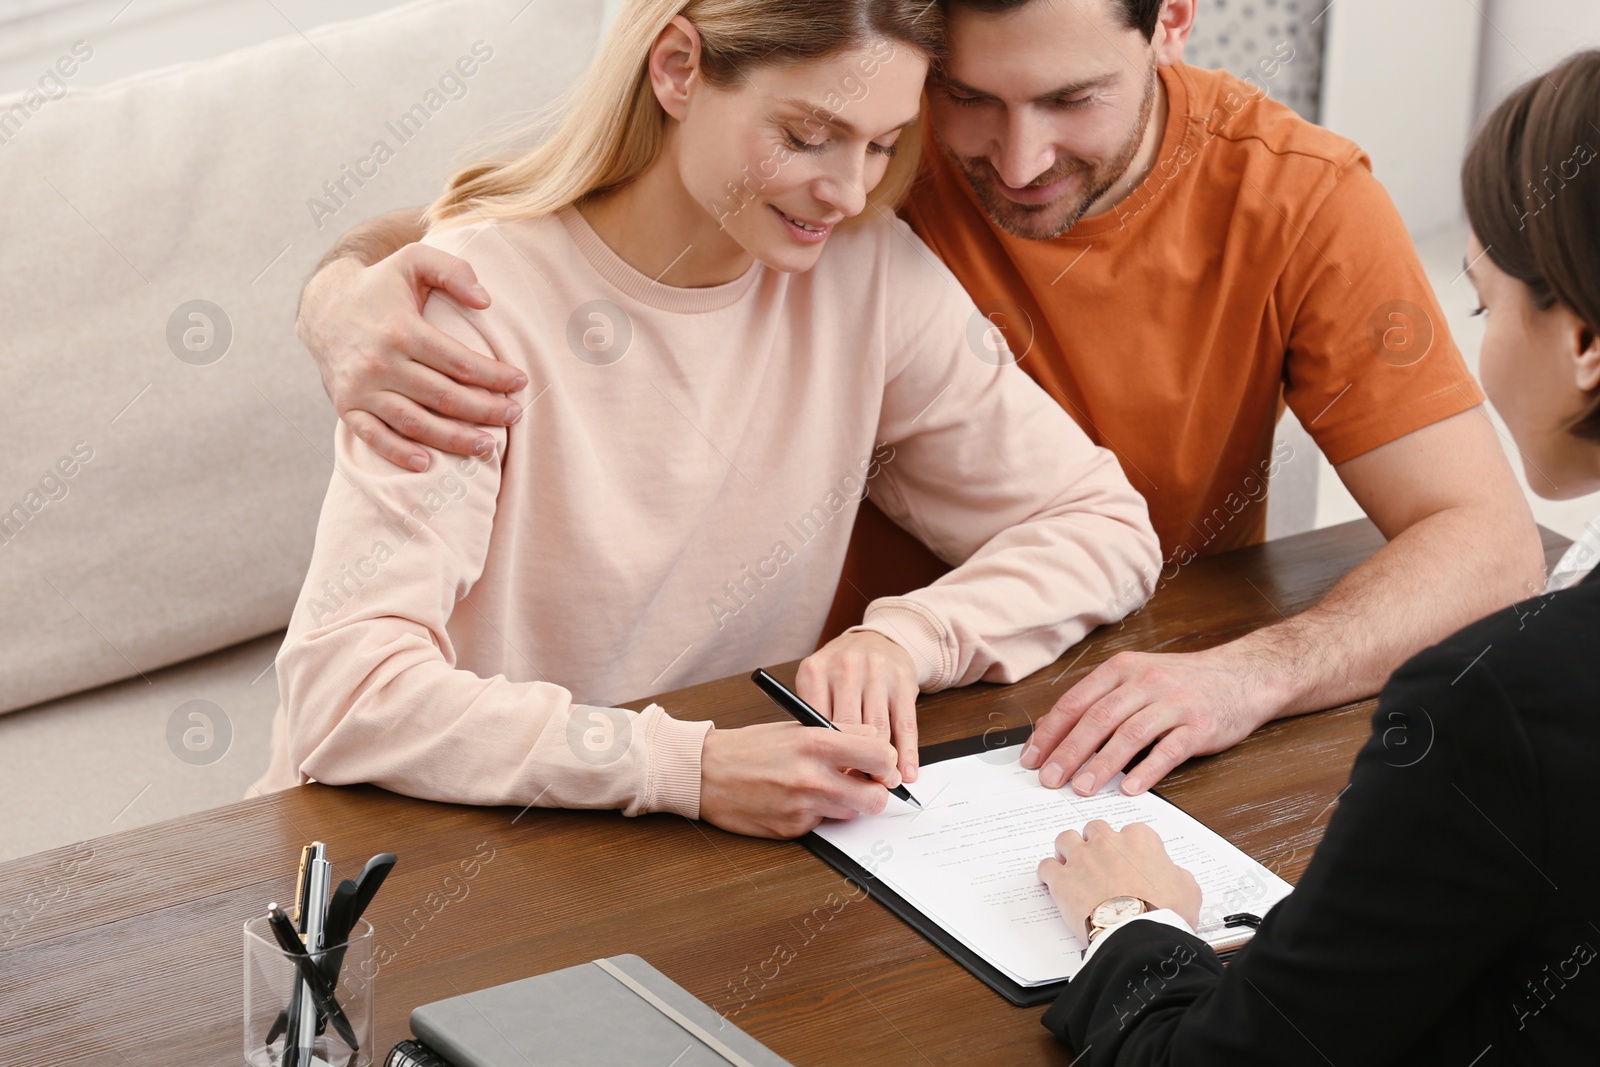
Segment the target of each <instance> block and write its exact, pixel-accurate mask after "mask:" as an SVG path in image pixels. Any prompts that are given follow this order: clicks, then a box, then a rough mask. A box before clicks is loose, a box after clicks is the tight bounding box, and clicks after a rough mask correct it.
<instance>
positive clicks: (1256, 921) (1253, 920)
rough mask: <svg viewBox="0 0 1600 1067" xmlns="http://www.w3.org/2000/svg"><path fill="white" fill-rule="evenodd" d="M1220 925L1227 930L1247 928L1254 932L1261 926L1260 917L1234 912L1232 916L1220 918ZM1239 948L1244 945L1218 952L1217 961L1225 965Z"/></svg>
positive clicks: (1246, 912)
mask: <svg viewBox="0 0 1600 1067" xmlns="http://www.w3.org/2000/svg"><path fill="white" fill-rule="evenodd" d="M1222 925H1223V926H1224V927H1227V928H1228V929H1232V928H1234V927H1238V926H1248V927H1249V928H1250V929H1252V930H1255V929H1257V928H1259V927H1260V926H1261V916H1259V915H1253V914H1251V913H1250V912H1248V911H1241V912H1236V913H1234V914H1233V915H1224V916H1223V917H1222ZM1246 944H1248V942H1246ZM1241 948H1244V945H1236V946H1234V947H1233V948H1230V949H1228V950H1227V951H1225V952H1219V953H1217V959H1218V960H1220V961H1221V962H1223V963H1227V962H1228V961H1229V960H1231V959H1233V957H1234V956H1235V955H1236V954H1237V953H1238V951H1239V950H1240V949H1241Z"/></svg>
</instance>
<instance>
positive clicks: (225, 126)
mask: <svg viewBox="0 0 1600 1067" xmlns="http://www.w3.org/2000/svg"><path fill="white" fill-rule="evenodd" d="M605 6H606V5H605V4H604V3H603V2H602V0H560V2H551V0H536V2H534V3H532V4H530V3H529V2H528V0H425V2H421V3H414V4H410V5H407V6H405V7H401V8H397V9H395V10H393V11H390V12H385V13H383V14H381V15H377V16H373V17H370V18H366V19H361V20H358V21H355V22H347V23H342V24H337V25H332V26H327V27H323V28H321V29H318V30H314V31H311V32H309V33H307V34H305V35H304V36H301V35H298V34H296V35H292V36H286V37H283V38H280V39H277V40H274V41H271V42H268V43H266V44H263V45H260V46H258V47H254V48H250V49H246V50H243V51H239V52H235V53H232V54H229V55H226V56H222V57H219V58H216V59H213V60H207V61H204V62H200V63H192V64H185V65H182V66H177V67H170V68H167V69H164V70H160V71H156V72H152V73H149V74H145V75H141V76H139V77H136V78H132V79H129V80H126V81H123V82H120V83H117V84H115V85H112V86H108V87H106V88H104V89H99V90H89V91H81V92H80V91H75V90H69V91H68V92H67V93H66V95H64V96H61V97H60V98H59V99H47V98H44V97H42V96H41V95H39V94H37V93H35V94H34V95H32V96H30V95H28V94H19V95H16V96H11V97H6V98H0V173H3V174H4V175H5V180H4V189H5V195H4V196H0V234H4V235H5V236H4V239H3V240H0V277H4V278H5V279H6V284H5V297H6V301H5V303H6V307H5V312H4V319H3V321H4V340H3V342H0V344H3V346H4V349H3V351H4V358H3V359H0V455H3V456H4V460H3V462H0V604H4V605H5V608H6V610H5V612H4V613H3V614H0V711H8V710H11V709H14V708H18V707H24V706H27V705H30V704H34V703H37V702H39V701H42V700H47V699H49V698H52V697H56V696H59V695H62V694H65V693H71V692H76V691H79V690H83V689H87V688H90V687H91V686H96V685H100V684H103V683H106V682H109V681H113V680H116V679H120V678H129V677H140V676H143V675H145V674H147V673H149V672H151V671H154V670H156V669H157V668H159V667H162V666H164V665H166V664H171V663H175V662H178V661H180V660H185V659H188V658H190V657H192V656H197V655H200V654H202V653H206V652H209V651H212V650H214V649H219V648H223V647H226V646H229V645H232V644H235V643H236V642H240V641H243V640H246V639H248V638H251V637H255V636H258V635H261V634H265V633H269V632H271V631H274V630H279V629H282V628H283V626H284V625H285V624H286V623H287V621H288V618H289V615H290V612H291V610H292V608H293V604H294V599H295V597H296V596H297V595H298V593H299V590H300V586H301V582H302V580H303V579H304V576H305V571H306V567H307V564H308V562H309V560H310V555H311V544H312V537H313V533H314V531H315V527H316V519H317V513H318V510H319V508H320V505H321V501H322V497H323V494H324V491H325V490H326V487H327V482H328V478H329V476H330V474H331V473H332V468H331V465H330V457H331V456H332V454H333V448H332V445H333V432H332V431H333V425H334V415H333V412H332V410H331V407H330V405H329V403H328V401H327V398H326V397H325V396H324V395H323V392H322V388H321V384H320V381H319V379H318V376H317V373H316V369H315V366H314V365H313V363H312V361H311V359H310V357H309V356H308V355H307V354H306V353H305V351H304V350H303V349H302V348H301V346H300V344H299V343H298V341H297V340H296V338H295V335H294V328H293V323H294V312H295V304H296V299H297V296H298V293H299V289H300V286H301V284H302V283H303V282H304V280H305V278H306V276H307V275H308V274H309V273H310V271H311V269H312V268H313V266H314V265H315V264H316V262H317V260H318V259H319V258H320V257H321V256H322V254H323V253H324V252H325V251H326V250H327V248H328V246H329V245H330V244H331V243H332V242H333V240H334V239H335V238H336V237H337V236H338V235H339V234H340V233H342V232H343V231H345V230H346V229H348V228H349V227H350V226H351V225H353V224H354V223H356V222H358V221H360V220H361V219H364V218H366V217H369V216H371V215H375V214H379V213H381V212H384V211H388V210H392V209H394V208H396V207H401V206H406V205H417V204H422V203H424V202H426V201H428V200H431V199H432V198H433V197H434V196H435V195H437V193H438V192H439V191H441V189H442V183H443V181H444V179H445V177H446V176H447V175H448V173H449V171H450V170H451V168H452V167H453V166H454V165H456V164H457V163H460V162H463V161H465V160H467V159H469V158H472V157H473V156H475V155H477V154H479V149H480V148H481V146H482V144H483V143H484V141H485V139H486V138H487V137H488V136H489V135H490V134H492V133H494V132H496V131H497V130H500V129H503V128H504V127H506V126H507V125H508V124H509V123H510V122H511V121H512V120H513V119H515V118H516V117H517V116H519V115H520V114H521V113H524V112H526V111H528V110H529V109H533V108H536V107H538V106H540V105H543V104H545V103H548V102H549V101H550V100H551V99H552V98H553V97H554V96H555V95H556V94H557V93H558V92H559V91H560V90H562V89H563V88H565V87H566V86H568V85H569V84H570V83H571V82H572V81H573V80H574V79H575V78H576V76H577V75H578V74H579V73H580V72H581V70H582V68H583V67H584V65H585V64H586V63H587V61H588V59H589V57H590V56H591V55H592V54H593V51H594V47H595V44H596V42H597V38H598V34H599V31H600V27H601V20H602V13H603V10H604V8H605ZM68 84H69V85H70V80H69V81H68Z"/></svg>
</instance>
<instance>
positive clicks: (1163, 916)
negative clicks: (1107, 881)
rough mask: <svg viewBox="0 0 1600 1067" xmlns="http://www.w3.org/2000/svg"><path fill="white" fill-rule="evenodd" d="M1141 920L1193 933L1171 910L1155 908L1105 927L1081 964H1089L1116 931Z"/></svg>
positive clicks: (1192, 928)
mask: <svg viewBox="0 0 1600 1067" xmlns="http://www.w3.org/2000/svg"><path fill="white" fill-rule="evenodd" d="M1141 919H1148V920H1150V921H1151V922H1158V923H1165V924H1166V925H1167V926H1170V927H1172V928H1173V929H1174V930H1182V931H1183V932H1184V933H1186V934H1192V933H1194V927H1192V926H1190V925H1189V923H1188V920H1186V919H1185V918H1184V917H1183V916H1181V915H1179V914H1178V913H1177V912H1175V911H1173V910H1172V909H1171V908H1156V909H1155V910H1154V911H1147V912H1144V913H1143V914H1140V915H1130V916H1128V918H1126V919H1124V920H1122V921H1121V922H1119V923H1113V924H1112V925H1110V926H1108V927H1106V928H1105V932H1104V933H1102V934H1101V935H1100V936H1099V937H1097V938H1095V939H1094V941H1093V943H1091V944H1090V945H1089V948H1088V949H1087V950H1086V951H1085V952H1084V954H1083V962H1084V963H1085V964H1087V963H1088V962H1089V957H1091V956H1093V955H1094V950H1095V949H1097V948H1099V947H1100V946H1101V945H1103V944H1105V943H1106V942H1107V941H1110V940H1111V939H1112V938H1113V937H1115V936H1116V933H1117V931H1118V930H1120V929H1122V928H1123V927H1124V926H1130V925H1132V924H1133V923H1136V922H1139V921H1140V920H1141ZM1079 969H1080V970H1081V969H1082V968H1081V967H1080V968H1079Z"/></svg>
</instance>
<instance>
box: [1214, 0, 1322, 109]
mask: <svg viewBox="0 0 1600 1067" xmlns="http://www.w3.org/2000/svg"><path fill="white" fill-rule="evenodd" d="M1329 6H1331V5H1330V4H1329V3H1328V0H1200V3H1199V9H1200V10H1199V14H1197V15H1196V16H1195V21H1194V33H1193V34H1192V35H1191V36H1190V37H1189V43H1188V45H1187V46H1186V47H1185V48H1184V53H1183V58H1184V60H1185V61H1186V62H1188V63H1192V64H1194V65H1195V66H1197V67H1209V68H1216V67H1221V68H1222V69H1224V70H1226V71H1228V72H1229V73H1231V74H1234V75H1237V76H1238V77H1240V78H1248V79H1249V80H1250V81H1252V82H1253V83H1255V84H1257V85H1260V86H1261V87H1262V88H1264V89H1266V90H1267V92H1268V94H1269V95H1270V96H1271V97H1272V98H1273V99H1274V100H1277V101H1279V102H1280V103H1284V104H1287V105H1289V106H1290V107H1292V108H1294V109H1295V110H1296V111H1298V112H1299V113H1300V115H1301V116H1302V117H1303V118H1306V119H1309V120H1311V121H1312V122H1316V121H1317V116H1318V114H1319V104H1320V98H1321V87H1322V31H1323V28H1324V27H1325V26H1326V25H1327V24H1328V20H1327V19H1326V18H1325V17H1323V16H1324V14H1325V13H1326V11H1327V9H1328V7H1329Z"/></svg>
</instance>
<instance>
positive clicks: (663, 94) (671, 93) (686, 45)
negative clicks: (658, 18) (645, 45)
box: [650, 15, 700, 122]
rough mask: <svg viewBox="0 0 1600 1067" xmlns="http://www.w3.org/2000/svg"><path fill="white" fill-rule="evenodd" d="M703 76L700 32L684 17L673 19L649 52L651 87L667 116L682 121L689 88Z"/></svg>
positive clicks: (663, 29)
mask: <svg viewBox="0 0 1600 1067" xmlns="http://www.w3.org/2000/svg"><path fill="white" fill-rule="evenodd" d="M699 72H700V31H699V30H697V29H695V28H694V23H692V22H690V21H689V20H688V19H686V18H684V17H683V16H682V15H677V16H674V18H673V19H672V21H671V22H669V23H667V24H666V26H664V27H663V28H662V30H661V33H660V34H659V35H657V37H656V43H655V45H654V46H653V47H652V48H651V49H650V87H651V88H652V89H654V90H655V94H656V99H657V100H658V101H660V103H661V108H662V110H664V111H665V112H666V113H667V114H668V115H671V116H672V117H673V118H675V119H677V120H678V121H679V122H682V121H683V118H684V115H685V114H687V113H688V109H689V93H690V87H691V86H693V85H694V82H695V76H696V75H697V74H698V73H699Z"/></svg>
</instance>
